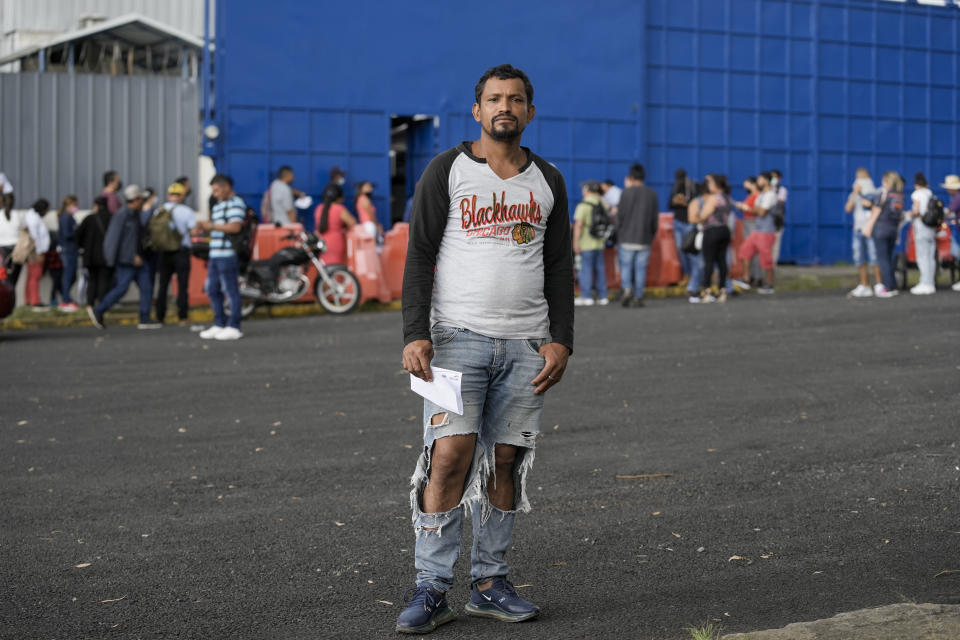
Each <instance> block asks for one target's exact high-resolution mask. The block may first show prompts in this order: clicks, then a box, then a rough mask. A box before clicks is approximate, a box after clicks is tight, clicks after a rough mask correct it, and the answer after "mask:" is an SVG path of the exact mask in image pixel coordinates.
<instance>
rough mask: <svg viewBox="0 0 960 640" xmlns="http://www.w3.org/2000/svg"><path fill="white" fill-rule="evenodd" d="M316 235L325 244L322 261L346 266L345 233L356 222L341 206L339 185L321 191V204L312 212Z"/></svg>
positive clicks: (332, 185)
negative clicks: (325, 248) (325, 249)
mask: <svg viewBox="0 0 960 640" xmlns="http://www.w3.org/2000/svg"><path fill="white" fill-rule="evenodd" d="M313 215H314V221H315V223H316V226H315V229H316V230H317V234H319V235H320V237H321V238H323V241H324V242H326V243H327V251H326V253H324V254H323V261H324V262H326V263H327V264H346V262H347V231H349V230H350V229H351V228H352V227H353V226H354V225H355V224H357V221H356V220H355V219H354V218H353V216H352V215H351V214H350V212H349V211H348V210H347V208H346V207H345V206H343V189H342V188H340V186H339V185H336V184H333V183H331V184H329V185H327V188H326V189H324V190H323V204H320V205H318V206H317V208H316V210H315V211H314V212H313Z"/></svg>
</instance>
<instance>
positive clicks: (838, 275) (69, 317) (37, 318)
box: [0, 265, 857, 330]
mask: <svg viewBox="0 0 960 640" xmlns="http://www.w3.org/2000/svg"><path fill="white" fill-rule="evenodd" d="M856 285H857V270H856V267H852V266H840V267H836V266H834V267H797V266H792V265H790V266H781V267H778V268H777V287H776V288H777V291H814V290H825V291H828V290H837V291H845V290H849V289H853V288H854V287H855V286H856ZM646 296H647V297H648V298H679V297H684V296H686V292H685V290H684V289H683V287H676V286H674V287H649V288H647V290H646ZM399 308H400V301H399V300H394V301H393V302H391V303H388V304H378V303H372V302H368V303H366V304H364V305H363V306H362V307H361V308H360V311H361V312H362V311H383V310H388V309H399ZM323 313H325V312H324V310H323V307H321V306H320V305H319V304H316V303H313V304H285V305H277V306H272V307H263V308H260V309H257V311H256V312H255V313H254V315H253V317H254V318H270V317H295V316H306V315H319V314H323ZM212 320H213V313H212V312H211V311H210V308H209V307H195V308H193V309H191V310H190V318H189V321H188V322H189V323H190V324H201V323H209V322H211V321H212ZM168 322H169V320H168ZM174 322H175V321H174ZM135 324H137V311H136V304H135V303H133V304H130V303H127V304H121V305H118V306H117V307H115V308H114V309H112V310H111V311H109V312H107V326H110V325H135ZM82 326H92V325H91V323H90V319H89V318H88V317H87V314H86V312H85V311H84V310H83V309H81V310H80V311H78V312H77V313H62V312H60V311H57V310H56V309H51V310H49V311H43V312H36V311H33V310H31V309H29V308H27V307H18V308H17V309H15V310H14V312H13V313H12V314H11V315H10V316H9V317H7V318H5V319H4V320H0V330H25V329H45V328H50V327H82Z"/></svg>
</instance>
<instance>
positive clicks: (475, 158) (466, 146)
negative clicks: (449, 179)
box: [460, 140, 533, 180]
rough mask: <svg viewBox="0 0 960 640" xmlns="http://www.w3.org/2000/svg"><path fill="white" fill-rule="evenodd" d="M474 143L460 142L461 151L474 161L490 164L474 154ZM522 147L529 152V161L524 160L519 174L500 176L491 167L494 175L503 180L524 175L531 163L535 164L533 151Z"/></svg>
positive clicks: (525, 151)
mask: <svg viewBox="0 0 960 640" xmlns="http://www.w3.org/2000/svg"><path fill="white" fill-rule="evenodd" d="M472 144H473V143H472V142H471V141H469V140H464V141H463V142H461V143H460V151H462V152H463V153H464V154H465V155H466V156H467V157H468V158H470V159H471V160H473V161H474V162H476V163H479V164H485V165H487V166H490V165H489V163H488V162H487V159H486V158H481V157H479V156H475V155H473V151H471V150H470V148H471V145H472ZM520 148H521V149H523V151H524V153H526V154H527V161H526V162H524V163H523V166H522V167H520V168H519V169H518V170H517V175H515V176H511V177H509V178H500V176H498V175H497V173H496V172H495V171H494V170H493V168H492V167H491V168H490V171H491V172H492V173H493V175H495V176H497V177H498V178H500V179H501V180H513V179H514V178H516V177H518V176H521V175H523V174H524V172H526V170H527V169H529V168H530V165H531V164H533V152H532V151H530V149H528V148H527V147H520Z"/></svg>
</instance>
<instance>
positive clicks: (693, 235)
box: [680, 227, 703, 255]
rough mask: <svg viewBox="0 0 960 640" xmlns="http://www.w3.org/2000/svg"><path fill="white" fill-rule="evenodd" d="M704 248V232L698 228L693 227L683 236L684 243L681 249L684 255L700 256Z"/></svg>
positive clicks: (681, 244)
mask: <svg viewBox="0 0 960 640" xmlns="http://www.w3.org/2000/svg"><path fill="white" fill-rule="evenodd" d="M702 247H703V232H702V231H700V229H698V228H697V227H691V228H690V230H689V231H687V233H686V234H685V235H684V236H683V242H681V243H680V249H681V250H682V251H683V252H684V253H690V254H694V255H696V254H698V253H700V249H701V248H702Z"/></svg>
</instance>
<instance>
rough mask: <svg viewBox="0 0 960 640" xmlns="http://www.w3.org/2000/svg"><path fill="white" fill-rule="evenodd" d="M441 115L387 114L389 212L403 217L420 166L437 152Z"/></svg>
mask: <svg viewBox="0 0 960 640" xmlns="http://www.w3.org/2000/svg"><path fill="white" fill-rule="evenodd" d="M439 128H440V118H439V117H437V116H432V115H426V114H422V113H418V114H416V115H412V116H400V115H393V116H391V117H390V215H391V219H392V222H399V221H402V220H403V219H404V213H405V212H406V210H407V203H408V202H409V201H410V199H411V198H412V197H413V190H414V188H415V187H416V184H417V180H419V179H420V176H421V174H423V170H424V169H426V168H427V165H428V164H430V160H432V159H433V156H435V155H437V151H438V149H437V144H438V139H439V138H438V132H439Z"/></svg>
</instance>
